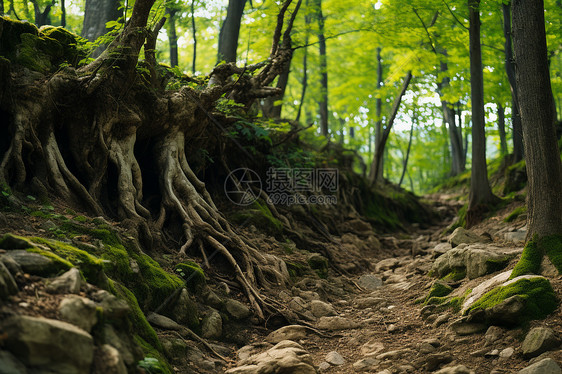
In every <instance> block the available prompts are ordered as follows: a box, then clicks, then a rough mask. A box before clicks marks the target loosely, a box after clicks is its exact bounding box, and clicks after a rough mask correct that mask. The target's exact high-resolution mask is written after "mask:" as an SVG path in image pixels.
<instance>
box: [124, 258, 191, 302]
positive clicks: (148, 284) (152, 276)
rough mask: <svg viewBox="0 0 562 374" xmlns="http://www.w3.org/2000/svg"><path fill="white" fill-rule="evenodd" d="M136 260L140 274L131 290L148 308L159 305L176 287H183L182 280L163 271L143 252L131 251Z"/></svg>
mask: <svg viewBox="0 0 562 374" xmlns="http://www.w3.org/2000/svg"><path fill="white" fill-rule="evenodd" d="M131 257H132V258H133V259H134V260H135V261H137V263H138V266H139V270H140V276H139V277H137V278H138V280H137V281H136V282H132V283H133V286H132V287H133V290H134V291H135V294H136V295H138V297H139V298H140V299H141V300H143V302H144V305H145V307H146V308H148V309H156V308H157V307H159V306H160V305H161V304H162V303H163V302H164V301H165V300H166V299H167V298H168V296H170V295H171V294H172V293H173V292H174V291H175V290H176V289H178V288H180V287H183V284H184V282H183V280H182V279H180V278H179V277H178V276H176V275H174V274H170V273H168V272H166V271H164V270H163V269H162V268H161V267H160V265H159V264H158V263H157V262H156V261H154V260H153V259H152V258H150V257H149V256H147V255H145V254H140V255H139V254H135V253H131Z"/></svg>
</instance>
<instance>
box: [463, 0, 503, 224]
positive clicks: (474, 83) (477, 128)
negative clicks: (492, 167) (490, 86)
mask: <svg viewBox="0 0 562 374" xmlns="http://www.w3.org/2000/svg"><path fill="white" fill-rule="evenodd" d="M479 5H480V0H468V8H469V18H470V30H469V32H470V87H471V101H472V173H471V178H470V197H469V203H468V211H467V217H466V219H467V225H468V226H471V225H473V224H474V223H476V222H477V221H478V220H479V219H480V218H481V216H482V213H483V212H485V211H487V210H488V209H489V208H490V205H492V204H495V202H496V201H497V197H496V196H494V194H493V193H492V190H491V189H490V184H489V182H488V168H487V166H486V133H485V120H484V77H483V72H482V52H481V46H480V14H479Z"/></svg>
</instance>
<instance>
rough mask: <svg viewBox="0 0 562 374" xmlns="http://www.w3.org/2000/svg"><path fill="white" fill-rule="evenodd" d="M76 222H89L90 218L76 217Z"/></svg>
mask: <svg viewBox="0 0 562 374" xmlns="http://www.w3.org/2000/svg"><path fill="white" fill-rule="evenodd" d="M74 220H75V221H76V222H88V218H86V216H76V217H74Z"/></svg>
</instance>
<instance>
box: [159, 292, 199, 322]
mask: <svg viewBox="0 0 562 374" xmlns="http://www.w3.org/2000/svg"><path fill="white" fill-rule="evenodd" d="M167 315H169V316H170V317H171V318H173V319H174V321H177V322H178V323H180V324H182V325H186V326H188V327H189V328H191V329H193V328H196V327H197V326H198V325H199V311H198V309H197V304H195V301H193V300H192V299H191V297H190V296H189V292H188V291H187V290H186V289H185V288H183V289H182V290H181V292H180V297H179V298H178V300H177V302H176V304H175V305H174V307H173V309H172V310H171V312H170V313H167Z"/></svg>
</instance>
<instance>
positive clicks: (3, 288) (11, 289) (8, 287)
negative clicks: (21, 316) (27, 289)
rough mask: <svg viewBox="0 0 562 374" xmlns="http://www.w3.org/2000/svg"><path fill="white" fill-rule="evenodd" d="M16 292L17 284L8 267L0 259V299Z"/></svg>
mask: <svg viewBox="0 0 562 374" xmlns="http://www.w3.org/2000/svg"><path fill="white" fill-rule="evenodd" d="M16 293H18V285H17V284H16V281H15V280H14V277H12V274H11V273H10V271H9V270H8V268H7V267H6V266H5V265H4V263H3V262H1V261H0V300H5V299H7V298H8V296H10V295H15V294H16Z"/></svg>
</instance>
